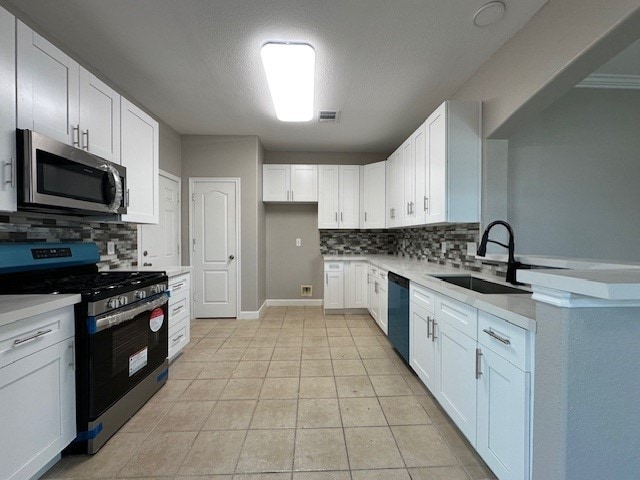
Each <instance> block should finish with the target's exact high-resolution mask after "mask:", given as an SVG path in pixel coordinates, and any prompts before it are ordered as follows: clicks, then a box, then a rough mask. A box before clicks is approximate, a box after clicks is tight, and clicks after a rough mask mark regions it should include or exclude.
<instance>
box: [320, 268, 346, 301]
mask: <svg viewBox="0 0 640 480" xmlns="http://www.w3.org/2000/svg"><path fill="white" fill-rule="evenodd" d="M324 308H325V309H330V308H344V273H343V272H325V273H324Z"/></svg>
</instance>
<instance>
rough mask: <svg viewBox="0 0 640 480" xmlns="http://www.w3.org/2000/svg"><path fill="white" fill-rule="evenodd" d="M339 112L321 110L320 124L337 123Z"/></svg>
mask: <svg viewBox="0 0 640 480" xmlns="http://www.w3.org/2000/svg"><path fill="white" fill-rule="evenodd" d="M337 121H338V112H337V111H335V110H320V113H318V123H336V122H337Z"/></svg>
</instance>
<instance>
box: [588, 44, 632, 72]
mask: <svg viewBox="0 0 640 480" xmlns="http://www.w3.org/2000/svg"><path fill="white" fill-rule="evenodd" d="M595 73H606V74H609V75H640V40H638V41H636V42H635V43H632V44H631V45H629V46H628V47H627V48H625V49H624V50H623V51H622V52H620V53H619V54H618V55H616V56H615V57H613V58H612V59H611V60H609V61H608V62H607V63H605V64H604V65H602V66H601V67H600V68H598V69H597V70H596V71H595Z"/></svg>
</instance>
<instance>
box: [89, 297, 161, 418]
mask: <svg viewBox="0 0 640 480" xmlns="http://www.w3.org/2000/svg"><path fill="white" fill-rule="evenodd" d="M168 299H169V296H168V294H167V293H163V294H160V295H156V296H154V297H150V298H147V299H145V300H143V301H140V302H138V303H135V304H133V305H131V306H129V307H127V308H120V309H118V310H115V311H111V312H109V313H107V314H104V315H101V316H99V317H95V318H89V325H90V326H89V351H88V353H89V359H88V360H89V365H88V366H89V378H88V381H89V392H88V400H89V402H88V403H89V419H90V420H92V419H95V418H97V417H98V416H100V414H101V413H103V412H104V411H105V410H106V409H107V408H109V406H111V405H112V404H113V403H115V402H116V401H117V400H118V399H119V398H120V397H122V396H123V395H124V394H125V393H127V392H128V391H129V390H130V389H131V388H133V387H134V386H135V385H136V384H138V383H139V382H140V381H141V380H142V379H144V378H145V377H146V376H147V375H149V373H150V372H152V371H153V370H154V369H156V368H157V367H158V366H160V365H161V364H162V363H163V362H164V361H165V359H166V358H167V353H168V331H169V327H168V323H169V315H168V312H167V302H168Z"/></svg>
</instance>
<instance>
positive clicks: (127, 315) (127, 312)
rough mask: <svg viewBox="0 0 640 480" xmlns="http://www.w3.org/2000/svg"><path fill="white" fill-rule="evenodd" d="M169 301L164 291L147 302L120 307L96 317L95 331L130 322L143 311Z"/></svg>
mask: <svg viewBox="0 0 640 480" xmlns="http://www.w3.org/2000/svg"><path fill="white" fill-rule="evenodd" d="M168 301H169V294H168V293H163V294H162V295H160V296H158V297H156V298H155V299H152V300H150V301H147V302H143V303H142V304H140V305H136V306H134V307H131V308H127V309H120V310H119V311H116V312H115V313H111V314H109V315H106V316H104V317H100V318H96V319H95V324H96V328H95V332H96V333H97V332H101V331H102V330H106V329H108V328H111V327H115V326H116V325H120V324H121V323H124V322H128V321H129V320H133V319H134V318H135V317H137V316H138V315H140V314H141V313H143V312H147V311H150V310H153V309H154V308H158V307H161V306H163V305H165V304H166V303H167V302H168Z"/></svg>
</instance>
